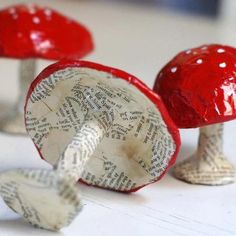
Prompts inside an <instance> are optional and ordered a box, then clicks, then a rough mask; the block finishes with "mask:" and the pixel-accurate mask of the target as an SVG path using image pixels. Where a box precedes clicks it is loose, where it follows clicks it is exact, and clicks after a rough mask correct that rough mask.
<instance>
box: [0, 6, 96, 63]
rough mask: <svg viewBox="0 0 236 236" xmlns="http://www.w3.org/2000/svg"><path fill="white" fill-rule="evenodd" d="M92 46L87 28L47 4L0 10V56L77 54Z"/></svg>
mask: <svg viewBox="0 0 236 236" xmlns="http://www.w3.org/2000/svg"><path fill="white" fill-rule="evenodd" d="M92 50H93V42H92V36H91V34H90V32H89V31H88V30H87V29H86V28H85V27H84V26H82V25H81V24H79V23H78V22H76V21H74V20H72V19H70V18H68V17H65V16H63V15H61V14H60V13H58V12H56V11H54V10H52V9H50V8H48V7H38V6H36V5H16V6H11V7H8V8H6V9H3V10H1V11H0V56H1V57H11V58H36V57H39V58H44V59H51V60H54V59H55V60H59V59H61V58H81V57H83V56H85V55H86V54H88V53H89V52H90V51H92Z"/></svg>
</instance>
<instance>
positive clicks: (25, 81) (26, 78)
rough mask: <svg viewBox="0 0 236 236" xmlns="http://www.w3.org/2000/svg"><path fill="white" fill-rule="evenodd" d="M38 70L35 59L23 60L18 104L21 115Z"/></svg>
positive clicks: (20, 70)
mask: <svg viewBox="0 0 236 236" xmlns="http://www.w3.org/2000/svg"><path fill="white" fill-rule="evenodd" d="M35 70H36V61H35V59H25V60H21V62H20V68H19V77H20V78H19V79H20V80H19V82H20V83H19V87H20V92H19V96H18V100H17V104H16V108H17V111H18V112H20V113H23V112H24V109H23V108H24V104H25V98H26V94H27V92H28V89H29V86H30V84H31V82H32V81H33V79H34V76H35Z"/></svg>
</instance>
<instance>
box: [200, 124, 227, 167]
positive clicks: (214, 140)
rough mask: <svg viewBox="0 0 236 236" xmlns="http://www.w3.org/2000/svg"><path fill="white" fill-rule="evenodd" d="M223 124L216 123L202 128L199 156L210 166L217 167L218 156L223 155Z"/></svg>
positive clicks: (222, 156)
mask: <svg viewBox="0 0 236 236" xmlns="http://www.w3.org/2000/svg"><path fill="white" fill-rule="evenodd" d="M223 128H224V127H223V124H222V123H220V124H214V125H209V126H205V127H201V128H200V134H199V139H198V149H197V154H196V155H197V158H199V159H203V160H204V161H205V162H206V163H207V164H208V165H209V166H212V167H213V168H217V161H216V160H217V158H218V157H220V158H225V157H224V155H223Z"/></svg>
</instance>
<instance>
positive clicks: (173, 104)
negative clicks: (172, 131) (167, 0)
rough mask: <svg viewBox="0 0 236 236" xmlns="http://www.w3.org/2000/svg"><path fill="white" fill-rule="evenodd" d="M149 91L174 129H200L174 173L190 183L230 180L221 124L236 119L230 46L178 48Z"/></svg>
mask: <svg viewBox="0 0 236 236" xmlns="http://www.w3.org/2000/svg"><path fill="white" fill-rule="evenodd" d="M154 91H155V92H157V93H158V94H159V95H160V96H161V98H162V100H163V101H164V103H165V105H166V107H167V109H168V110H169V113H170V115H171V117H172V118H173V120H174V121H175V123H176V124H177V126H178V127H179V128H197V127H200V136H199V142H198V149H197V152H196V153H195V154H194V155H193V156H192V157H190V158H189V159H187V160H185V161H183V162H182V163H180V164H177V165H176V166H175V168H174V175H175V176H176V177H177V178H179V179H181V180H184V181H186V182H190V183H194V184H206V185H223V184H228V183H232V182H234V181H235V168H234V167H233V165H232V164H231V163H230V162H229V161H228V160H227V159H226V157H225V155H224V154H223V137H222V136H223V122H226V121H229V120H233V119H235V118H236V49H235V48H233V47H230V46H224V45H217V44H212V45H203V46H201V47H197V48H192V49H189V50H186V51H183V52H180V53H179V54H178V55H177V56H175V57H174V58H173V59H172V60H171V61H170V62H169V63H168V64H167V65H166V66H164V68H163V69H162V70H161V71H160V73H159V74H158V76H157V79H156V82H155V85H154Z"/></svg>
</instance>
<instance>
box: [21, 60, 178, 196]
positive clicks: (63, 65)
mask: <svg viewBox="0 0 236 236" xmlns="http://www.w3.org/2000/svg"><path fill="white" fill-rule="evenodd" d="M67 68H89V69H93V70H97V71H101V72H107V73H109V74H111V75H112V76H113V77H112V78H113V79H118V78H119V79H123V80H125V81H127V82H128V83H127V86H129V85H133V86H134V87H136V88H137V89H138V90H139V91H140V92H141V93H142V94H144V95H145V96H146V97H147V99H149V100H150V101H151V102H152V103H153V104H154V105H155V107H157V110H158V111H159V112H160V114H161V117H162V119H163V121H164V122H165V126H166V128H167V130H168V132H169V134H170V135H171V137H172V139H173V142H174V144H175V150H174V152H173V154H172V155H171V156H170V157H169V159H168V162H167V165H166V168H165V170H164V171H162V172H161V174H160V176H159V177H158V178H156V179H155V180H154V181H158V180H159V179H160V178H161V177H162V176H163V175H164V174H165V172H166V171H167V170H168V169H169V167H170V166H172V165H173V164H174V163H175V160H176V157H177V154H178V152H179V147H180V136H179V131H178V129H177V127H176V126H175V124H174V122H173V121H172V120H171V118H170V116H169V114H168V112H167V110H166V108H165V106H164V104H163V102H162V101H161V99H160V97H159V96H158V95H157V94H155V93H154V92H153V91H152V90H151V89H149V88H148V87H147V86H146V85H145V84H144V83H143V82H141V81H140V80H139V79H138V78H136V77H135V76H133V75H131V74H128V73H126V72H124V71H121V70H119V69H115V68H111V67H107V66H104V65H100V64H97V63H93V62H88V61H78V60H62V61H59V62H57V63H55V64H52V65H50V66H48V67H47V68H46V69H44V70H43V71H42V72H41V73H40V74H39V75H38V77H37V78H36V79H35V80H34V81H33V82H32V84H31V86H30V88H29V91H28V94H27V98H26V104H25V119H26V117H27V113H28V112H29V111H30V106H31V105H29V103H30V102H31V95H32V94H33V93H35V91H37V86H38V85H40V83H41V82H42V81H43V80H45V79H47V78H49V77H50V76H51V75H52V74H54V73H56V72H57V71H61V70H64V69H67ZM25 123H26V127H27V122H26V120H25ZM29 134H30V136H31V138H33V134H32V133H31V132H29ZM35 146H36V148H37V150H38V152H39V154H40V156H41V158H42V159H46V160H48V158H47V157H46V156H44V155H43V153H42V151H41V149H40V145H39V144H38V143H35ZM81 180H82V182H84V183H86V184H89V185H91V183H89V182H87V180H86V179H83V178H82V179H81ZM147 184H150V183H145V184H143V185H141V186H137V187H135V188H133V189H131V190H129V191H127V192H134V191H137V190H138V189H140V188H142V187H144V186H145V185H147ZM92 185H93V184H92ZM113 190H114V189H113ZM116 191H121V190H116Z"/></svg>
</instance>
